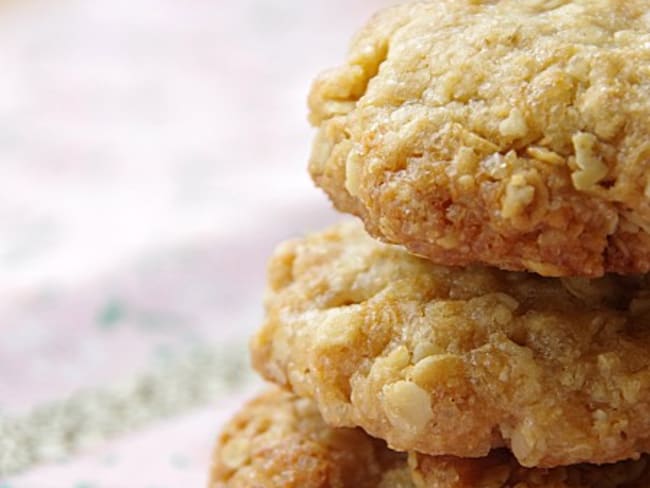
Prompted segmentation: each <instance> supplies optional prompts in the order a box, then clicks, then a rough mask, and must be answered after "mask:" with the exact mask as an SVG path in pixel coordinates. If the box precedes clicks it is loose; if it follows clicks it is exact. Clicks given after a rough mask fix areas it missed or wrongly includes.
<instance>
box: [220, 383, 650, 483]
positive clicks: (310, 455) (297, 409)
mask: <svg viewBox="0 0 650 488" xmlns="http://www.w3.org/2000/svg"><path fill="white" fill-rule="evenodd" d="M647 461H648V460H647V459H646V457H643V458H641V459H640V460H638V461H627V462H622V463H618V464H613V465H607V466H600V467H597V466H591V465H581V466H570V467H567V468H555V469H550V470H547V469H527V468H522V467H521V466H519V465H518V464H517V462H516V461H515V460H514V458H513V457H512V455H511V454H509V453H508V452H507V451H506V450H503V449H502V450H498V451H494V452H492V453H491V454H490V455H489V456H487V457H485V458H481V459H460V458H454V457H429V456H424V455H419V454H415V453H411V454H410V455H409V461H408V464H407V461H406V455H405V454H399V453H394V452H391V451H389V450H388V449H387V448H386V446H385V444H384V443H382V442H380V441H377V440H375V439H372V438H370V437H368V436H367V435H366V434H364V433H363V432H362V431H361V430H351V429H334V428H331V427H328V426H327V425H326V424H325V423H324V422H323V420H322V419H321V418H320V417H319V414H318V410H317V409H316V407H315V406H314V405H313V404H310V403H309V402H308V401H306V400H304V399H298V398H297V397H295V396H292V395H291V394H289V393H286V392H282V391H280V390H272V391H269V392H268V393H266V394H264V395H261V396H260V397H259V398H257V399H256V400H254V401H252V402H251V403H249V404H248V405H247V406H245V407H244V408H243V409H242V411H241V412H240V413H239V414H238V415H237V416H236V417H235V418H234V419H233V420H232V421H231V422H230V423H229V424H228V425H227V426H226V428H225V431H224V433H223V434H222V435H221V437H220V439H219V442H218V445H217V449H216V451H215V455H214V469H213V472H212V476H211V481H210V485H209V486H210V488H218V487H230V488H237V487H242V488H244V487H245V488H250V487H258V486H259V487H263V488H291V487H295V488H359V487H361V488H364V487H368V488H371V487H372V488H382V487H383V488H415V487H418V488H515V487H516V488H617V487H621V488H622V487H626V488H647V486H648V485H649V483H650V478H649V474H650V467H649V466H648V462H647Z"/></svg>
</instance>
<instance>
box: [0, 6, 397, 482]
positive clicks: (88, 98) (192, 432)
mask: <svg viewBox="0 0 650 488" xmlns="http://www.w3.org/2000/svg"><path fill="white" fill-rule="evenodd" d="M390 3H394V2H390V1H388V0H356V1H352V2H350V1H346V0H282V1H280V0H241V1H237V2H235V1H225V0H222V1H220V0H194V1H180V0H158V1H154V0H135V1H133V0H60V1H57V2H45V1H41V0H21V1H10V0H9V1H5V2H0V66H1V67H2V74H1V75H0V333H2V340H1V341H0V487H1V488H68V487H69V488H122V487H124V488H127V487H128V488H140V487H142V488H172V487H174V488H179V487H193V486H205V483H206V479H207V478H206V475H207V471H208V466H209V459H210V450H211V448H212V444H213V442H214V439H215V437H216V434H217V432H218V431H219V428H220V426H221V425H222V423H223V422H224V421H225V420H226V419H227V418H228V417H229V416H230V415H231V414H232V412H233V411H234V410H235V409H236V408H237V407H238V405H240V404H241V402H242V401H243V400H244V399H245V398H246V397H247V396H250V394H251V392H252V391H254V390H255V389H256V388H259V387H260V383H259V381H258V380H256V379H255V377H254V376H253V375H252V373H251V372H250V370H249V368H248V358H247V355H246V342H247V340H248V337H249V336H250V334H251V333H252V332H253V331H254V330H255V328H256V327H257V326H258V324H259V323H260V320H261V317H262V308H261V297H262V293H263V287H264V269H265V263H266V259H267V257H268V255H269V253H270V252H271V250H272V249H273V247H274V245H276V244H277V243H278V242H279V241H281V240H283V239H285V238H287V237H292V236H297V235H300V234H303V233H304V232H307V231H310V230H315V229H317V228H320V227H322V226H324V225H327V224H328V223H330V222H334V221H335V220H336V219H337V218H338V217H337V216H336V215H335V214H334V212H333V211H332V210H331V208H330V205H329V203H328V202H327V199H326V198H325V196H324V195H323V194H322V193H321V192H320V191H319V190H316V189H315V188H314V187H313V185H312V183H311V181H310V180H309V178H308V176H307V172H306V164H307V157H308V154H309V147H310V144H311V138H312V135H313V134H312V130H311V129H310V127H309V126H308V123H307V121H306V116H307V109H306V103H305V100H306V96H307V92H308V90H309V85H310V82H311V79H312V78H313V77H314V76H315V74H316V73H317V72H318V71H320V70H321V69H323V68H325V67H329V66H333V65H336V64H338V63H340V62H341V61H342V60H343V56H344V53H345V50H346V46H347V44H348V41H349V39H350V37H351V35H352V34H353V32H354V31H356V30H357V29H358V28H359V27H360V26H361V25H362V24H363V23H364V22H365V20H366V19H367V18H368V17H369V16H370V14H371V13H372V12H373V11H375V10H377V9H378V8H380V7H382V6H386V5H388V4H390Z"/></svg>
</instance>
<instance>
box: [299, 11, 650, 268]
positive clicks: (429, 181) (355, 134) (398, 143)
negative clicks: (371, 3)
mask: <svg viewBox="0 0 650 488" xmlns="http://www.w3.org/2000/svg"><path fill="white" fill-rule="evenodd" d="M649 11H650V3H649V2H648V1H647V0H573V1H569V0H502V1H477V0H435V1H432V2H427V3H414V4H406V5H403V6H399V7H395V8H392V9H389V10H386V11H384V12H381V13H379V14H378V15H377V16H375V17H374V19H373V20H372V21H371V22H370V23H369V24H368V25H367V26H366V27H365V29H363V30H362V31H361V32H360V33H359V34H358V35H357V36H356V38H355V39H354V42H353V43H352V46H351V49H350V52H349V55H348V57H347V60H346V61H345V64H343V65H342V66H340V67H338V68H335V69H332V70H329V71H327V72H325V73H323V74H322V75H320V77H319V78H318V79H317V80H316V81H315V83H314V85H313V88H312V91H311V94H310V97H309V105H310V109H311V116H310V119H311V122H312V123H313V125H315V126H316V127H317V128H318V133H317V136H316V139H315V142H314V147H313V151H312V156H311V160H310V172H311V174H312V176H313V179H314V180H315V182H316V183H317V185H319V186H320V187H322V188H323V189H324V190H325V191H326V192H327V193H328V195H329V196H330V198H331V199H332V200H333V202H334V204H335V206H336V207H338V208H339V209H340V210H342V211H345V212H349V213H352V214H355V215H357V216H359V217H361V218H362V220H363V221H364V223H365V225H366V228H367V230H368V231H369V232H370V233H371V234H372V235H374V236H376V237H378V238H381V239H383V240H385V241H387V242H390V243H396V244H401V245H404V246H406V247H407V248H408V249H409V250H411V251H412V252H414V253H416V254H420V255H423V256H426V257H428V258H429V259H431V260H433V261H435V262H437V263H439V264H445V265H463V266H464V265H470V264H487V265H491V266H497V267H500V268H502V269H508V270H515V271H517V270H528V271H533V272H535V273H539V274H542V275H545V276H588V277H598V276H601V275H603V274H604V273H606V272H614V273H619V274H633V273H645V272H648V271H650V142H649V141H650V68H649V66H650V14H649V13H648V12H649Z"/></svg>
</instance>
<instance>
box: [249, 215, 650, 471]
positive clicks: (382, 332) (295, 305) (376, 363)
mask: <svg viewBox="0 0 650 488" xmlns="http://www.w3.org/2000/svg"><path fill="white" fill-rule="evenodd" d="M265 308H266V318H265V321H264V324H263V326H262V328H261V330H260V331H259V332H258V333H257V334H256V336H255V337H254V338H253V340H252V341H251V351H252V356H253V364H254V366H255V368H256V369H257V370H258V371H259V372H260V373H261V374H262V375H263V376H264V377H265V378H266V379H268V380H270V381H273V382H275V383H277V384H279V385H282V386H284V387H286V388H288V389H291V390H293V391H294V392H295V393H296V394H298V395H299V396H302V397H307V398H311V399H314V400H315V401H316V403H317V405H318V407H319V409H320V412H321V413H322V415H323V417H324V419H325V421H326V422H327V423H328V424H330V425H333V426H336V427H357V426H359V427H362V428H363V429H364V430H365V431H366V432H368V433H369V434H370V435H372V436H375V437H378V438H382V439H385V440H386V441H388V444H389V446H390V447H392V448H393V449H396V450H401V451H408V450H415V451H419V452H422V453H425V454H430V455H454V456H459V457H481V456H485V455H487V453H488V452H489V451H490V450H491V449H493V448H498V447H504V446H505V447H508V448H510V449H511V450H512V451H513V452H514V454H515V456H516V458H517V459H518V461H519V462H520V463H521V464H522V465H524V466H528V467H531V466H535V467H553V466H557V465H568V464H576V463H582V462H589V463H608V462H615V461H619V460H622V459H628V458H633V457H636V456H638V455H639V454H640V453H642V452H648V451H650V416H649V415H648V412H650V284H649V282H648V279H647V278H646V277H637V278H632V277H620V276H616V275H608V276H606V277H604V278H601V279H598V280H592V281H589V280H586V279H581V278H573V279H560V278H543V277H540V276H538V275H535V274H530V273H519V272H511V271H501V270H498V269H495V268H481V267H474V268H471V267H470V268H454V267H444V266H439V265H435V264H433V263H431V262H430V261H428V260H425V259H422V258H418V257H415V256H413V255H411V254H409V253H407V252H406V251H404V250H402V249H401V248H399V247H397V246H392V245H387V244H382V243H379V242H377V241H375V240H373V239H371V238H370V237H369V236H368V235H367V234H366V233H365V232H364V231H363V229H362V226H361V225H360V224H359V223H349V224H343V225H339V226H335V227H333V228H331V229H329V230H327V231H324V232H322V233H320V234H314V235H312V236H309V237H307V238H304V239H298V240H294V241H290V242H287V243H285V244H283V245H281V246H280V247H279V248H278V249H277V250H276V252H275V254H274V256H273V257H272V259H271V262H270V266H269V284H268V290H267V293H266V298H265Z"/></svg>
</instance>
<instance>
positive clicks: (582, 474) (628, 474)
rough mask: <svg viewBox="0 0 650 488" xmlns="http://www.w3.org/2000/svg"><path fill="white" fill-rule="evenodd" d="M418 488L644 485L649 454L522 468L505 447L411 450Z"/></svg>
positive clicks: (649, 478) (629, 487)
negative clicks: (468, 453)
mask: <svg viewBox="0 0 650 488" xmlns="http://www.w3.org/2000/svg"><path fill="white" fill-rule="evenodd" d="M409 464H410V465H411V469H412V476H413V480H414V482H415V484H416V486H417V487H418V488H647V487H648V486H650V466H649V465H648V456H647V455H644V456H643V457H641V459H638V460H636V461H621V462H619V463H616V464H606V465H601V466H595V465H590V464H579V465H575V466H566V467H558V468H553V469H541V468H523V467H522V466H520V465H519V464H518V463H517V461H516V460H515V459H514V458H513V457H512V454H510V453H508V452H507V451H506V450H504V449H500V450H497V451H493V452H491V453H490V455H489V456H486V457H485V458H480V459H462V458H457V457H451V456H439V457H432V456H424V455H421V454H414V453H412V454H410V456H409Z"/></svg>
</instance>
